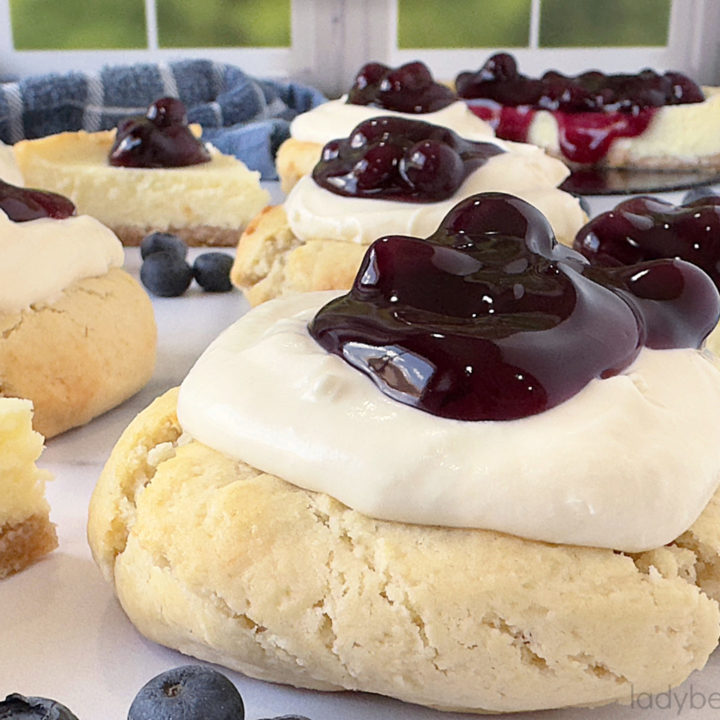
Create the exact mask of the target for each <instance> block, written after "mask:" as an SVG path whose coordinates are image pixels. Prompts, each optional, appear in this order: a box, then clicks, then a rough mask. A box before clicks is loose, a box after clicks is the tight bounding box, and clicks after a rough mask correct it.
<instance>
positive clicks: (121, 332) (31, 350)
mask: <svg viewBox="0 0 720 720" xmlns="http://www.w3.org/2000/svg"><path fill="white" fill-rule="evenodd" d="M155 345H156V327H155V318H154V315H153V309H152V304H151V302H150V299H149V298H148V296H147V294H146V293H145V291H144V290H143V289H142V288H141V287H140V285H139V284H138V283H137V281H136V280H134V279H133V278H132V277H131V276H130V275H129V274H128V273H127V272H125V271H124V270H122V269H119V268H113V269H111V270H110V271H109V272H108V273H107V274H105V275H102V276H100V277H93V278H85V279H83V280H79V281H77V282H75V283H73V284H72V285H71V286H70V287H68V288H66V289H65V290H64V291H63V293H62V295H61V297H59V298H58V299H57V300H56V301H55V302H52V303H38V304H37V305H33V306H31V307H30V308H28V309H26V310H22V311H19V312H13V313H0V396H6V397H25V398H29V399H30V400H32V401H33V405H34V408H35V415H34V418H33V427H34V428H35V429H36V430H37V431H38V432H40V433H42V434H43V435H45V437H52V436H54V435H57V434H59V433H61V432H64V431H65V430H68V429H69V428H72V427H77V426H79V425H84V424H85V423H87V422H88V421H90V420H91V419H92V418H94V417H96V416H97V415H100V414H101V413H103V412H105V411H107V410H109V409H110V408H113V407H115V406H116V405H119V404H120V403H121V402H122V401H123V400H126V399H127V398H128V397H130V396H131V395H133V394H134V393H135V392H137V391H138V390H139V389H140V388H141V387H143V385H145V383H146V382H147V381H148V380H149V378H150V376H151V374H152V372H153V369H154V367H155Z"/></svg>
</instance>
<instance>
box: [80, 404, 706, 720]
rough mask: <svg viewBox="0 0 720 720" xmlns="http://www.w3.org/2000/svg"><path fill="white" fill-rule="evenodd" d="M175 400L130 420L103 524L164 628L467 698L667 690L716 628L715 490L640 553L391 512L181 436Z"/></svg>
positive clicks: (302, 664)
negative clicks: (384, 516) (364, 510)
mask: <svg viewBox="0 0 720 720" xmlns="http://www.w3.org/2000/svg"><path fill="white" fill-rule="evenodd" d="M176 398H177V395H176V391H170V392H169V393H167V394H166V395H164V396H162V397H161V398H159V399H158V400H156V401H155V403H153V404H152V405H151V406H150V407H149V408H148V409H147V410H145V411H144V412H143V413H141V414H140V415H139V416H138V417H137V418H136V419H135V420H134V421H133V423H132V424H131V425H130V426H129V427H128V428H127V430H126V431H125V433H124V434H123V436H122V437H121V439H120V440H119V442H118V444H117V446H116V448H115V449H114V451H113V453H112V455H111V457H110V459H109V461H108V463H107V465H106V467H105V470H104V472H103V474H102V477H101V478H100V480H99V483H98V485H97V488H96V489H95V492H94V495H93V498H92V501H91V505H90V515H89V525H88V537H89V541H90V545H91V548H92V552H93V555H94V557H95V560H96V562H97V564H98V565H99V567H100V569H101V570H102V572H103V574H104V576H105V577H106V578H107V579H108V580H109V581H110V582H112V583H114V586H115V590H116V592H117V595H118V597H119V599H120V602H121V604H122V606H123V608H124V609H125V612H126V613H127V614H128V616H129V617H130V619H131V620H132V622H133V623H134V624H135V625H136V626H137V628H138V629H139V630H140V631H141V632H142V633H143V634H145V635H146V636H147V637H149V638H151V639H152V640H154V641H156V642H159V643H162V644H165V645H168V646H170V647H174V648H177V649H179V650H181V651H182V652H185V653H188V654H191V655H194V656H197V657H200V658H203V659H206V660H209V661H212V662H217V663H220V664H223V665H226V666H228V667H231V668H234V669H236V670H239V671H240V672H243V673H246V674H248V675H251V676H254V677H258V678H262V679H266V680H271V681H277V682H282V683H288V684H292V685H296V686H300V687H307V688H315V689H319V690H341V689H345V688H347V689H352V690H363V691H368V692H373V693H380V694H384V695H389V696H392V697H396V698H399V699H401V700H405V701H408V702H413V703H419V704H423V705H428V706H433V707H437V708H442V709H447V710H459V711H471V712H484V711H490V712H503V711H516V710H531V709H541V708H552V707H563V706H573V705H594V704H600V703H607V702H612V701H615V700H620V701H623V700H629V699H630V696H631V693H632V692H634V693H635V694H637V693H639V692H653V691H662V690H667V688H668V686H672V685H676V684H677V683H680V682H681V681H682V680H684V679H685V678H686V677H687V676H688V674H689V673H690V672H691V671H692V670H694V669H697V668H701V667H702V666H703V665H704V664H705V662H706V660H707V657H708V655H709V654H710V652H712V650H713V649H714V648H715V646H716V644H717V637H718V632H719V630H720V613H719V612H718V605H717V602H716V600H715V599H713V597H715V598H717V597H718V594H717V593H718V591H719V590H720V585H718V577H720V576H719V575H718V572H717V567H718V557H720V555H719V554H718V550H720V531H718V530H717V528H718V527H720V523H718V522H717V520H718V513H720V507H719V502H718V499H717V498H716V499H714V500H713V502H711V503H710V505H709V506H708V509H707V510H706V511H705V513H704V514H703V515H702V516H701V518H700V519H699V520H698V521H697V522H696V523H695V525H693V527H692V528H691V529H690V530H688V531H687V532H686V533H685V534H684V535H683V536H682V537H681V538H679V539H678V540H677V541H676V542H675V543H672V544H671V545H669V546H666V547H663V548H658V549H657V550H653V551H651V552H646V553H642V554H639V555H637V556H634V557H632V556H629V555H626V554H623V553H619V552H613V551H611V550H601V549H595V548H581V547H573V546H560V545H549V544H545V543H539V542H531V541H526V540H522V539H520V538H516V537H511V536H507V535H501V534H498V533H495V532H489V531H482V530H463V529H446V528H438V527H427V526H413V525H407V524H403V523H393V522H382V521H377V520H373V519H371V518H369V517H366V516H364V515H361V514H360V513H357V512H355V511H353V510H351V509H349V508H347V507H345V506H344V505H342V504H340V503H338V502H337V501H335V500H333V499H331V498H330V497H328V496H326V495H323V494H320V493H313V492H309V491H305V490H302V489H299V488H297V487H295V486H292V485H290V484H288V483H286V482H285V481H283V480H281V479H280V478H277V477H274V476H271V475H267V474H264V473H262V472H260V471H258V470H256V469H254V468H252V467H250V466H249V465H246V464H244V463H242V462H238V461H235V460H232V459H230V458H229V457H227V456H224V455H222V454H220V453H218V452H216V451H214V450H212V449H210V448H208V447H207V446H204V445H202V444H200V443H198V442H195V441H192V440H190V439H188V438H185V437H183V435H182V429H181V427H180V426H179V424H178V421H177V417H176V415H175V409H176V402H177V399H176Z"/></svg>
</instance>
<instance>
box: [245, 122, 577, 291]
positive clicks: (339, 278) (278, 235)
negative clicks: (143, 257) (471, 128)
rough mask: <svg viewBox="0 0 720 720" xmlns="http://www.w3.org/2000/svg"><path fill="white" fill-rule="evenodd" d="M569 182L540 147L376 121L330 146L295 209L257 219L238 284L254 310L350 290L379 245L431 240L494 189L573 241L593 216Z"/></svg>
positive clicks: (301, 186) (300, 189)
mask: <svg viewBox="0 0 720 720" xmlns="http://www.w3.org/2000/svg"><path fill="white" fill-rule="evenodd" d="M567 175H568V170H567V168H566V167H565V165H564V164H563V163H561V162H560V161H558V160H556V159H554V158H550V157H548V156H547V155H546V154H545V153H543V152H542V151H541V150H539V149H538V148H535V147H533V146H531V145H521V144H517V143H507V144H506V143H503V142H502V141H495V140H492V141H488V142H485V141H483V142H479V141H477V142H476V141H472V140H467V139H465V138H463V137H460V136H459V135H458V134H456V133H454V132H453V131H452V130H448V129H447V128H443V127H440V126H438V125H432V124H429V123H426V122H423V121H420V120H407V119H405V118H399V117H395V116H381V117H376V118H373V119H372V120H367V121H365V122H362V123H360V125H358V126H357V127H356V128H355V129H354V130H353V132H352V133H351V134H350V135H349V137H347V138H342V139H339V140H333V141H331V142H329V143H328V144H327V145H326V146H325V148H324V149H323V155H322V160H321V161H320V162H319V163H318V164H317V165H316V166H315V168H314V169H313V172H312V175H311V176H306V177H303V178H302V179H301V180H300V181H299V182H298V183H297V184H296V185H295V187H294V188H293V189H292V191H291V192H290V194H289V196H288V197H287V199H286V200H285V203H284V204H283V205H282V206H275V207H272V208H266V209H265V210H264V211H263V212H262V213H261V214H260V215H259V216H258V217H257V218H255V219H254V220H253V221H252V222H251V224H250V226H249V227H248V229H247V230H246V231H245V232H244V234H243V236H242V237H241V239H240V242H239V243H238V247H237V252H236V256H235V263H234V265H233V268H232V272H231V279H232V281H233V283H234V284H235V285H236V287H238V288H240V289H241V290H243V291H244V292H245V294H246V296H247V297H248V299H249V301H250V303H251V304H252V305H257V304H258V303H261V302H264V301H265V300H268V299H270V298H272V297H276V296H278V295H283V294H287V293H291V292H306V291H311V290H341V289H347V288H349V287H350V285H351V283H352V281H353V278H354V277H355V273H356V272H357V269H358V267H359V265H360V261H361V259H362V256H363V254H364V252H365V250H366V249H367V246H368V245H369V244H370V243H371V242H372V241H373V240H374V239H375V238H377V237H379V236H380V235H383V234H389V233H405V234H410V235H420V236H424V235H429V234H430V233H431V232H433V231H434V230H435V229H436V228H437V226H438V225H439V223H440V221H441V220H442V218H443V216H444V215H445V213H447V212H448V211H449V210H450V208H451V207H452V206H453V205H454V204H455V203H456V202H458V201H459V200H461V199H462V198H464V197H467V196H469V195H472V194H473V193H476V192H481V191H483V192H484V191H488V190H498V191H503V192H512V193H514V194H515V195H518V196H521V197H523V198H524V199H525V200H527V201H528V202H530V203H533V204H534V205H536V206H537V207H538V208H540V209H541V210H542V211H543V212H544V213H545V214H546V215H547V217H548V219H549V220H550V223H551V225H552V226H553V228H554V231H555V233H556V234H557V236H558V238H559V239H561V240H562V241H563V242H566V243H571V242H572V238H573V237H574V236H575V232H576V231H577V230H578V229H579V228H580V227H581V226H582V224H583V223H584V222H585V220H586V219H587V218H586V215H585V213H584V212H583V210H582V208H581V206H580V203H579V202H578V200H577V198H575V197H573V196H571V195H569V194H568V193H565V192H562V191H561V190H559V189H558V187H557V186H558V185H559V184H560V183H561V182H562V181H563V180H564V179H565V178H566V177H567Z"/></svg>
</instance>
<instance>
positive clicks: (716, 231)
mask: <svg viewBox="0 0 720 720" xmlns="http://www.w3.org/2000/svg"><path fill="white" fill-rule="evenodd" d="M573 246H574V248H575V249H576V250H577V251H578V252H581V253H582V254H583V255H584V256H585V257H586V258H588V260H590V262H591V263H592V264H593V265H601V266H619V265H629V264H632V263H637V262H643V261H646V260H656V259H658V258H681V259H682V260H686V261H688V262H691V263H693V264H694V265H697V266H698V267H700V268H702V269H703V270H704V271H705V272H706V273H707V274H708V275H709V276H710V277H711V278H712V280H713V282H714V283H715V285H717V286H718V287H720V197H718V196H717V195H704V196H703V195H699V196H697V195H691V196H690V198H689V200H686V202H685V204H683V205H673V204H672V203H669V202H666V201H665V200H660V199H658V198H653V197H642V196H641V197H635V198H630V199H629V200H625V201H623V202H621V203H620V204H619V205H617V206H616V207H615V208H613V210H611V211H609V212H605V213H602V214H600V215H598V216H597V217H596V218H594V219H593V220H591V221H590V222H589V223H587V224H586V225H584V226H583V227H582V228H580V230H579V231H578V233H577V235H576V236H575V240H574V243H573Z"/></svg>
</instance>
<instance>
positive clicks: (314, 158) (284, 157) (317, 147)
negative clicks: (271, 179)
mask: <svg viewBox="0 0 720 720" xmlns="http://www.w3.org/2000/svg"><path fill="white" fill-rule="evenodd" d="M322 149H323V146H322V145H321V144H320V143H313V142H305V141H303V140H296V139H295V138H292V137H291V138H288V139H287V140H285V141H284V142H283V143H282V145H280V147H279V148H278V151H277V154H276V155H275V169H276V170H277V173H278V177H279V178H280V188H281V189H282V191H283V192H284V193H289V192H290V190H292V189H293V187H294V186H295V184H296V183H297V181H298V180H299V179H300V178H301V177H302V176H303V175H309V174H310V173H311V172H312V170H313V168H314V167H315V165H316V164H317V163H318V161H319V160H320V156H321V155H322Z"/></svg>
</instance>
